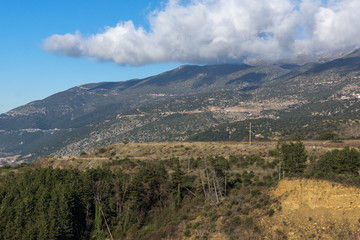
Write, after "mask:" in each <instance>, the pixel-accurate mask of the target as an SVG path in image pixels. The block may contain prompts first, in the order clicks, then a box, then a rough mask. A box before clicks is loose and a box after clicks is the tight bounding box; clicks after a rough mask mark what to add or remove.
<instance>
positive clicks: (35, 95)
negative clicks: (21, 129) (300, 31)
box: [0, 0, 178, 113]
mask: <svg viewBox="0 0 360 240" xmlns="http://www.w3.org/2000/svg"><path fill="white" fill-rule="evenodd" d="M161 6H162V5H161V1H144V0H132V1H122V0H106V1H101V0H36V1H28V0H1V1H0V66H1V67H0V113H2V112H6V111H8V110H10V109H12V108H15V107H17V106H20V105H23V104H26V103H28V102H30V101H34V100H40V99H43V98H45V97H47V96H49V95H51V94H54V93H56V92H59V91H63V90H66V89H68V88H71V87H73V86H77V85H80V84H85V83H90V82H102V81H122V80H128V79H132V78H143V77H147V76H149V75H154V74H157V73H161V72H163V71H165V70H169V69H171V68H174V67H176V66H178V64H175V63H163V64H151V65H146V66H142V67H129V66H119V65H116V64H114V63H112V62H99V61H92V60H89V59H85V58H68V57H65V56H59V55H54V54H52V53H50V52H47V51H45V50H44V49H43V48H42V43H43V40H44V39H45V38H47V37H49V36H51V35H52V34H55V33H57V34H65V33H74V32H75V31H81V32H82V33H83V34H84V35H86V34H92V33H97V32H99V31H102V30H103V29H104V27H106V26H114V25H116V23H117V22H118V21H120V20H123V21H126V20H132V21H133V22H134V24H135V25H136V26H140V25H141V26H145V27H146V26H147V25H148V21H147V17H148V15H149V13H151V11H153V10H154V9H158V8H160V7H161Z"/></svg>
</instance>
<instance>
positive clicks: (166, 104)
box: [0, 52, 360, 160]
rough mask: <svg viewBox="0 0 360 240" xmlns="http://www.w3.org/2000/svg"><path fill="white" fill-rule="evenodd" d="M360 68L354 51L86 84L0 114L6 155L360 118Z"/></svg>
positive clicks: (33, 154) (0, 142)
mask: <svg viewBox="0 0 360 240" xmlns="http://www.w3.org/2000/svg"><path fill="white" fill-rule="evenodd" d="M359 66H360V58H359V57H358V54H357V53H356V52H354V53H352V54H350V55H348V56H346V57H343V58H340V59H335V60H332V61H329V62H325V63H321V64H320V63H317V64H313V63H308V64H305V65H302V66H299V65H294V64H286V63H284V62H281V63H279V64H271V65H261V66H250V65H246V64H243V65H209V66H182V67H179V68H177V69H174V70H172V71H168V72H165V73H162V74H159V75H157V76H153V77H149V78H145V79H135V80H129V81H125V82H103V83H93V84H86V85H82V86H78V87H74V88H71V89H69V90H67V91H64V92H61V93H58V94H55V95H53V96H50V97H48V98H46V99H44V100H42V101H36V102H32V103H29V104H27V105H24V106H21V107H19V108H16V109H14V110H11V111H9V112H7V113H5V114H1V115H0V154H1V155H2V156H12V155H19V158H24V156H27V159H29V160H31V159H33V158H36V157H38V156H43V155H48V154H55V155H74V154H79V153H80V152H81V151H91V150H93V149H95V148H97V147H100V146H103V145H106V144H112V143H115V142H119V141H120V142H121V141H170V140H171V141H174V140H183V139H186V138H187V137H188V136H191V135H193V134H194V133H196V132H199V131H202V130H204V131H205V130H207V129H209V128H211V127H215V126H217V125H221V124H230V123H233V122H238V121H244V120H246V119H254V118H267V119H273V120H271V121H275V120H276V121H278V120H279V121H283V123H285V125H288V126H289V127H293V126H295V125H296V124H294V122H301V123H304V124H306V122H311V119H313V118H314V117H316V118H318V119H323V118H328V117H330V116H331V117H332V116H345V115H346V116H347V117H352V118H353V117H358V115H359V114H358V109H359V108H358V107H357V106H358V96H360V95H357V94H360V88H359V85H358V80H359V77H360V67H359ZM277 119H278V120H277ZM299 119H305V120H301V121H299ZM276 121H275V122H276ZM279 123H281V122H277V123H276V124H277V125H279ZM281 125H283V124H280V127H281ZM273 130H274V129H273V128H270V131H273ZM241 131H243V130H241ZM276 131H277V130H276ZM237 140H240V139H237ZM0 157H1V156H0Z"/></svg>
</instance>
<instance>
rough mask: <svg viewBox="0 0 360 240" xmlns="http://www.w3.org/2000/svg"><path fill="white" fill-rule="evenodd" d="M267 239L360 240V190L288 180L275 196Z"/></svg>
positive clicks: (265, 224) (265, 222) (267, 222)
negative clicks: (273, 211) (273, 212)
mask: <svg viewBox="0 0 360 240" xmlns="http://www.w3.org/2000/svg"><path fill="white" fill-rule="evenodd" d="M271 195H272V196H271V197H272V198H273V199H274V200H277V201H278V203H277V204H274V206H273V207H274V210H275V211H276V212H275V214H274V215H273V216H272V217H268V216H267V217H264V218H262V219H261V221H260V222H261V223H260V225H261V227H262V229H264V230H265V232H266V233H267V237H266V239H279V238H283V237H285V238H287V239H360V222H359V221H360V220H359V219H360V189H359V188H355V187H348V186H343V185H341V184H338V183H333V182H328V181H324V180H311V179H284V180H282V181H280V182H279V184H278V186H277V188H276V189H275V190H274V191H273V192H272V193H271Z"/></svg>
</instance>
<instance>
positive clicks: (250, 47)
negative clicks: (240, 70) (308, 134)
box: [44, 0, 360, 65]
mask: <svg viewBox="0 0 360 240" xmlns="http://www.w3.org/2000/svg"><path fill="white" fill-rule="evenodd" d="M359 9H360V1H359V0H332V1H329V3H327V4H326V5H324V4H323V3H322V2H321V1H320V0H319V1H318V0H296V1H295V0H266V1H264V0H192V1H191V2H190V3H188V4H185V5H184V4H181V2H180V1H176V0H170V1H169V2H168V4H167V5H166V7H165V8H164V9H163V10H159V11H156V12H153V13H152V14H151V16H150V17H149V21H150V30H148V31H147V30H145V29H144V28H141V27H140V28H136V27H135V26H134V24H133V23H132V22H131V21H128V22H119V23H118V24H117V25H116V26H115V27H107V28H106V29H104V31H103V32H101V33H97V34H94V35H91V36H89V37H83V36H82V35H81V34H80V33H78V32H77V33H75V34H65V35H53V36H51V37H49V38H47V39H45V40H44V48H45V49H46V50H47V51H50V52H54V53H57V54H64V55H68V56H71V57H79V56H85V57H89V58H92V59H96V60H104V61H113V62H115V63H117V64H124V65H143V64H148V63H155V62H169V61H175V62H187V63H223V62H239V61H242V60H243V59H245V58H248V57H263V58H265V59H281V58H290V57H296V56H297V55H299V54H310V53H315V54H316V53H319V52H324V51H336V50H340V49H345V48H349V47H359V46H360V41H359V40H358V39H359V37H360V21H358V14H359ZM299 29H301V30H302V32H303V37H302V38H301V39H299V38H298V37H297V36H298V31H299Z"/></svg>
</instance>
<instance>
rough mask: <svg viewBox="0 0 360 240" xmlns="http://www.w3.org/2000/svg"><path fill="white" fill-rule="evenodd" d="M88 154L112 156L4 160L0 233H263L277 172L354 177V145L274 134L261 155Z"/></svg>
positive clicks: (357, 158) (357, 156) (359, 166)
mask: <svg viewBox="0 0 360 240" xmlns="http://www.w3.org/2000/svg"><path fill="white" fill-rule="evenodd" d="M249 147H251V146H249ZM258 150H260V153H259V154H260V155H264V153H261V151H263V150H261V148H258ZM94 154H103V155H104V154H105V155H107V154H109V156H111V157H114V158H112V160H109V161H107V162H106V163H105V164H104V165H103V167H102V168H92V169H87V170H83V171H80V170H77V169H68V170H66V169H59V168H56V169H53V168H42V167H41V165H42V164H44V163H45V162H44V161H46V159H44V161H42V162H39V163H37V162H34V163H33V164H31V165H29V164H23V165H22V166H18V167H15V168H11V167H3V168H2V169H1V178H0V183H1V185H0V238H1V239H105V238H107V239H109V238H113V239H169V238H172V239H180V238H181V239H184V238H185V239H186V238H190V237H196V238H199V239H207V238H211V237H217V238H221V239H250V238H255V239H261V238H263V237H264V236H266V235H267V234H269V229H270V228H266V229H264V226H263V225H262V224H261V223H262V219H267V220H266V221H270V224H275V223H271V219H272V217H273V216H277V214H282V213H281V202H278V200H276V199H274V198H272V197H271V196H272V193H271V191H272V189H274V187H276V184H277V181H278V180H279V179H283V178H284V177H285V178H289V177H296V178H304V177H305V178H315V179H317V178H322V179H330V180H335V181H338V182H340V183H346V184H350V185H355V186H359V182H360V181H359V180H360V178H359V170H360V153H359V151H358V150H356V149H354V148H349V147H347V148H344V149H341V150H339V149H335V150H331V151H328V152H327V153H326V154H323V153H322V154H321V155H314V152H313V151H309V150H306V149H305V146H304V144H303V143H302V142H281V141H280V142H278V144H277V146H276V147H275V148H273V149H272V150H271V151H269V152H268V153H266V152H265V155H264V156H263V157H262V156H260V155H243V154H241V153H238V154H237V155H231V156H228V157H226V158H225V157H222V156H208V157H198V158H189V159H187V160H179V159H178V158H169V159H165V160H158V161H156V160H152V161H151V162H149V161H142V160H135V159H134V160H131V159H130V158H124V159H120V158H115V156H116V155H117V154H118V152H117V150H116V148H111V147H110V148H101V149H99V150H98V151H97V152H95V153H94ZM80 160H81V159H80V158H73V159H68V160H62V161H74V162H76V161H80ZM48 161H50V159H48ZM64 166H65V165H64ZM274 227H275V225H274ZM321 227H322V226H319V228H321ZM342 231H343V229H332V230H331V234H335V235H336V234H338V235H337V236H340V235H339V234H342ZM270 234H275V235H278V236H282V237H286V235H287V233H286V232H283V233H280V232H271V233H270ZM279 234H280V235H279ZM348 234H350V235H351V234H356V232H355V230H354V229H350V230H349V233H348ZM275 235H274V236H275Z"/></svg>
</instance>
